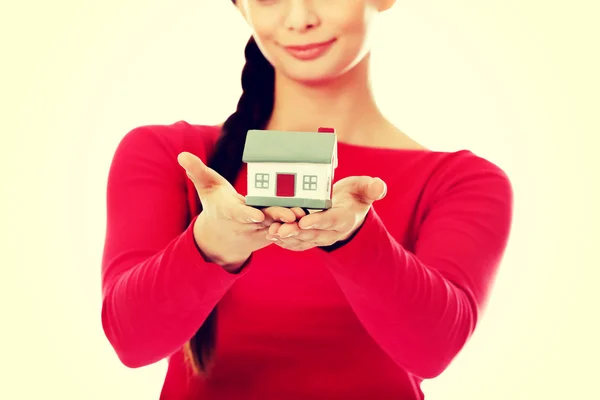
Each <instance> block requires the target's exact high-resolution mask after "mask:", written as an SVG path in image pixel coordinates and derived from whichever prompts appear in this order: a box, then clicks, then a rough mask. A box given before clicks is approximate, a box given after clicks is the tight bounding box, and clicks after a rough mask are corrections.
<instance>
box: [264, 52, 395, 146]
mask: <svg viewBox="0 0 600 400" xmlns="http://www.w3.org/2000/svg"><path fill="white" fill-rule="evenodd" d="M368 69H369V67H368V59H367V58H366V59H365V60H363V62H362V63H360V64H358V65H357V66H356V67H354V68H353V69H352V70H351V71H348V72H347V73H346V74H344V75H343V76H341V77H339V78H337V79H335V80H332V81H329V82H326V83H323V84H318V85H317V84H315V85H306V84H302V83H299V82H296V81H293V80H291V79H289V78H287V77H285V76H283V75H281V74H277V76H276V79H275V105H274V108H273V114H272V116H271V120H270V122H269V124H268V126H267V129H273V130H285V131H307V132H313V131H316V130H317V128H319V127H331V128H335V129H336V132H337V134H338V138H339V140H341V141H348V142H362V141H364V140H368V136H371V135H372V133H371V132H372V130H373V128H374V127H378V126H385V125H387V124H388V122H387V120H386V119H385V117H384V116H383V114H382V113H381V111H380V110H379V108H378V107H377V104H376V102H375V99H374V96H373V91H372V88H371V84H370V81H369V71H368Z"/></svg>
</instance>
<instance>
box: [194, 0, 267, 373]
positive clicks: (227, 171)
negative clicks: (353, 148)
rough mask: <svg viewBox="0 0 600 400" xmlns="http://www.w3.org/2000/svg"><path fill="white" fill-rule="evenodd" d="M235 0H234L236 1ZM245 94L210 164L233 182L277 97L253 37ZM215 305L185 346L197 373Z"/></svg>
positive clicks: (208, 352)
mask: <svg viewBox="0 0 600 400" xmlns="http://www.w3.org/2000/svg"><path fill="white" fill-rule="evenodd" d="M233 2H234V3H235V0H234V1H233ZM245 55H246V65H245V66H244V69H243V70H242V90H243V92H242V95H241V97H240V100H239V102H238V104H237V109H236V111H235V112H234V113H233V114H232V115H231V116H230V117H229V118H228V119H227V120H226V121H225V123H224V124H223V127H222V130H221V136H220V137H219V139H218V140H217V143H216V145H215V148H214V150H213V153H212V155H211V157H210V159H209V160H208V166H209V167H211V168H212V169H214V170H215V171H216V172H218V173H219V174H220V175H221V176H223V177H224V178H225V179H227V180H228V181H229V182H230V183H231V184H232V185H233V184H234V182H235V180H236V178H237V176H238V174H239V172H240V170H241V167H242V153H243V151H244V144H245V141H246V134H247V133H248V130H249V129H264V128H265V127H266V125H267V123H268V122H269V119H270V118H271V114H272V112H273V103H274V97H275V71H274V69H273V66H272V65H271V64H270V63H269V62H268V61H267V59H266V58H265V57H264V56H263V54H262V52H261V51H260V49H259V48H258V46H257V44H256V42H255V40H254V38H253V37H251V38H250V40H249V41H248V44H247V45H246V50H245ZM216 311H217V309H216V308H214V309H213V310H212V311H211V313H210V314H209V315H208V317H207V318H206V320H205V321H204V323H203V324H202V326H201V327H200V329H198V331H197V332H196V334H195V335H194V336H193V337H192V339H191V340H190V341H189V342H188V344H187V345H186V347H185V355H186V358H187V359H188V361H189V362H190V363H191V366H192V368H193V369H194V371H196V372H197V373H203V374H204V375H206V374H207V373H208V369H209V367H210V363H211V360H212V356H213V353H214V349H215V346H216V332H215V329H216V317H217V312H216Z"/></svg>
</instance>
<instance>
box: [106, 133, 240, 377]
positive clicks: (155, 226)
mask: <svg viewBox="0 0 600 400" xmlns="http://www.w3.org/2000/svg"><path fill="white" fill-rule="evenodd" d="M165 129H169V128H165V127H141V128H137V129H134V130H133V131H131V132H129V133H128V134H127V135H126V136H125V138H124V139H123V140H122V141H121V143H120V144H119V146H118V148H117V150H116V152H115V155H114V158H113V161H112V164H111V168H110V172H109V177H108V187H107V231H106V239H105V246H104V254H103V260H102V294H103V302H102V325H103V328H104V332H105V334H106V336H107V338H108V340H109V341H110V343H111V345H112V346H113V347H114V349H115V351H116V353H117V355H118V357H119V358H120V360H121V361H122V362H123V364H125V365H126V366H128V367H132V368H135V367H141V366H144V365H148V364H151V363H154V362H157V361H159V360H161V359H163V358H166V357H168V356H170V355H171V354H173V353H174V352H176V351H178V350H179V349H180V348H181V347H182V346H183V345H184V344H185V343H186V342H187V341H188V340H189V339H190V338H191V337H192V336H193V335H194V333H195V332H196V331H197V330H198V328H199V327H200V326H201V324H202V323H203V321H204V320H205V318H206V317H207V316H208V314H209V313H210V311H211V310H212V309H213V308H214V307H215V305H216V304H217V303H218V302H219V300H220V299H221V298H222V297H223V296H224V294H225V293H226V292H227V291H228V289H229V288H230V287H231V286H232V284H233V283H234V282H235V281H236V279H238V278H239V277H240V276H242V275H243V272H242V273H240V274H237V275H234V274H229V273H227V272H226V271H225V270H224V269H223V268H221V267H220V266H218V265H216V264H212V263H208V262H206V261H205V260H204V259H203V257H202V256H201V254H200V252H199V251H198V249H197V247H196V243H195V241H194V235H193V230H192V227H193V221H194V220H195V216H190V215H189V211H188V210H189V207H188V205H187V202H186V199H187V189H186V177H185V173H184V172H183V170H182V169H181V167H180V166H179V164H178V163H177V154H179V152H180V151H182V149H183V147H184V146H183V145H182V144H181V145H179V144H176V141H175V140H174V139H173V137H176V136H177V135H175V134H176V133H178V132H170V133H169V134H167V133H166V132H164V131H165ZM180 141H181V142H182V141H183V140H180ZM198 156H199V157H202V158H204V157H205V155H203V154H198ZM190 221H191V223H190Z"/></svg>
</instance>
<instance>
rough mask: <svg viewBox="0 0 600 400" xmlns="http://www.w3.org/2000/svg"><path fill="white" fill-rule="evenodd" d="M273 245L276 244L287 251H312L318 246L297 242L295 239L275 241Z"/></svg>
mask: <svg viewBox="0 0 600 400" xmlns="http://www.w3.org/2000/svg"><path fill="white" fill-rule="evenodd" d="M273 243H275V244H276V245H277V246H279V247H282V248H284V249H287V250H292V251H304V250H308V249H311V248H313V247H317V245H316V244H315V243H310V242H303V241H301V240H297V239H294V238H291V239H278V240H274V241H273Z"/></svg>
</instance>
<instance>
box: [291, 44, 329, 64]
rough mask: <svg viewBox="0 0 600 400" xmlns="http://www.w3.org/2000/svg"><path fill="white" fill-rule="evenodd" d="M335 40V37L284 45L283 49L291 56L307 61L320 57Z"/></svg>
mask: <svg viewBox="0 0 600 400" xmlns="http://www.w3.org/2000/svg"><path fill="white" fill-rule="evenodd" d="M335 41H336V39H332V40H328V41H326V42H320V43H310V44H304V45H296V46H284V49H285V50H286V51H287V52H288V53H289V54H290V55H292V56H293V57H295V58H297V59H299V60H303V61H308V60H314V59H316V58H319V57H321V56H322V55H323V54H325V52H326V51H327V50H329V48H330V47H331V45H332V44H333V43H334V42H335Z"/></svg>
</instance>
